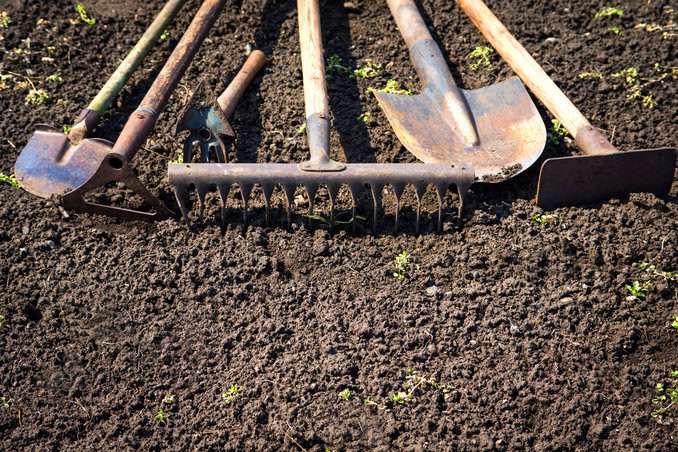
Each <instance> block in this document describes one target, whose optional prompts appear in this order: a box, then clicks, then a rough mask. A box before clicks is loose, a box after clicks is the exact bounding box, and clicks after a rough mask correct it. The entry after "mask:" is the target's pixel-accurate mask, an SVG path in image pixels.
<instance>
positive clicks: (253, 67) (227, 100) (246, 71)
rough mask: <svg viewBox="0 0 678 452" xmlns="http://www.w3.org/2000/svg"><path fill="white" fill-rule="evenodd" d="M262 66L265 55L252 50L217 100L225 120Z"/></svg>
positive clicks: (264, 61) (259, 51)
mask: <svg viewBox="0 0 678 452" xmlns="http://www.w3.org/2000/svg"><path fill="white" fill-rule="evenodd" d="M264 64H266V55H265V54H264V52H262V51H261V50H254V51H252V53H250V56H249V57H247V60H246V61H245V64H243V66H242V68H240V71H238V74H236V76H235V77H234V78H233V80H232V81H231V83H229V84H228V86H227V87H226V89H225V90H224V92H223V93H221V96H219V98H218V99H217V103H218V104H219V108H221V112H222V113H223V114H224V116H226V117H227V118H228V117H229V116H231V114H232V113H233V110H235V107H236V105H238V101H240V98H241V97H242V95H243V94H244V93H245V91H246V90H247V87H248V86H249V84H250V83H252V80H253V79H254V77H256V75H257V73H258V72H259V71H260V70H261V68H262V67H264Z"/></svg>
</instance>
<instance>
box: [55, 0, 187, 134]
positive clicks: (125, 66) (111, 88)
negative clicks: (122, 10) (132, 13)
mask: <svg viewBox="0 0 678 452" xmlns="http://www.w3.org/2000/svg"><path fill="white" fill-rule="evenodd" d="M184 3H186V0H169V1H168V2H167V3H165V6H164V7H163V8H162V10H161V11H160V13H158V15H157V16H156V17H155V19H154V20H153V22H152V23H151V25H150V26H149V27H148V29H146V31H145V32H144V34H143V36H142V37H141V39H139V41H138V42H137V43H136V45H135V46H134V48H132V50H130V52H129V53H128V54H127V56H126V57H125V59H124V60H122V62H121V63H120V65H118V68H117V69H116V70H115V72H114V73H113V75H111V77H110V78H109V79H108V81H107V82H106V84H105V85H104V86H103V87H102V88H101V90H99V92H98V93H97V95H96V96H95V97H94V99H92V102H90V104H89V105H88V106H87V108H86V109H84V110H83V111H82V112H81V113H80V116H79V117H78V119H77V120H76V123H75V125H74V126H73V128H72V129H71V131H70V132H69V133H68V139H69V141H70V142H71V143H72V144H78V143H79V142H80V141H82V140H83V138H85V137H86V136H87V135H88V134H89V132H90V131H91V130H92V129H94V127H95V126H96V124H97V122H98V121H99V117H100V116H101V115H102V114H103V113H104V112H105V111H106V110H108V108H109V107H110V106H111V103H113V100H114V99H115V98H116V97H117V95H118V94H120V91H122V88H123V87H124V86H125V85H126V84H127V82H128V81H129V79H130V77H131V76H132V74H133V73H134V71H136V69H137V68H138V67H139V65H140V64H141V62H142V61H143V60H144V59H145V58H146V55H148V52H150V51H151V49H152V48H153V46H154V45H155V43H156V42H158V39H160V36H161V35H162V32H163V31H164V30H165V29H166V28H167V27H168V26H169V24H170V23H172V21H173V20H174V17H175V16H176V15H177V13H178V12H179V10H180V9H181V7H182V6H184Z"/></svg>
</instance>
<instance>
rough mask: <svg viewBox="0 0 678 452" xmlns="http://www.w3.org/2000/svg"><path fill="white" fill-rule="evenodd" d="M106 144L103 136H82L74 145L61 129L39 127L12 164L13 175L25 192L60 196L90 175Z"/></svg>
mask: <svg viewBox="0 0 678 452" xmlns="http://www.w3.org/2000/svg"><path fill="white" fill-rule="evenodd" d="M109 146H110V144H108V145H107V144H106V142H103V140H83V141H82V142H81V143H80V144H79V145H77V146H73V145H72V144H71V143H70V142H69V141H68V138H67V137H66V135H64V134H63V133H62V132H61V131H59V130H56V129H52V128H49V127H41V128H39V129H38V130H36V131H35V133H34V134H33V136H32V137H31V139H30V140H29V142H28V144H26V147H24V148H23V149H22V151H21V153H20V154H19V158H18V159H17V161H16V164H15V168H14V170H15V173H16V177H17V179H18V180H19V182H21V186H22V187H23V188H24V189H25V190H26V191H27V192H29V193H32V194H34V195H36V196H39V197H41V198H49V197H51V196H53V195H56V196H62V195H65V194H67V193H70V192H72V191H74V190H76V189H77V188H79V187H81V186H83V185H84V184H85V183H86V182H87V181H88V180H90V179H91V178H92V176H93V175H94V174H95V173H96V171H97V169H98V168H99V166H100V165H101V162H102V161H103V160H104V158H105V157H106V154H107V153H108V151H109V150H110V148H109Z"/></svg>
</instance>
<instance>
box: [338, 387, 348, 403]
mask: <svg viewBox="0 0 678 452" xmlns="http://www.w3.org/2000/svg"><path fill="white" fill-rule="evenodd" d="M338 397H339V398H340V399H341V400H350V399H351V391H350V390H349V389H348V388H346V389H344V390H343V391H341V392H340V393H339V394H338Z"/></svg>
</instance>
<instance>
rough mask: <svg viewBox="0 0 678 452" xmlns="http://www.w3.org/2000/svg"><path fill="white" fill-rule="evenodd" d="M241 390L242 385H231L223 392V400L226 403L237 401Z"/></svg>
mask: <svg viewBox="0 0 678 452" xmlns="http://www.w3.org/2000/svg"><path fill="white" fill-rule="evenodd" d="M240 391H242V388H241V387H240V386H238V385H231V387H229V388H228V389H227V390H226V391H224V392H223V393H222V394H221V400H223V401H224V403H225V404H226V405H230V404H231V403H233V402H235V400H236V399H237V398H238V397H240Z"/></svg>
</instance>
